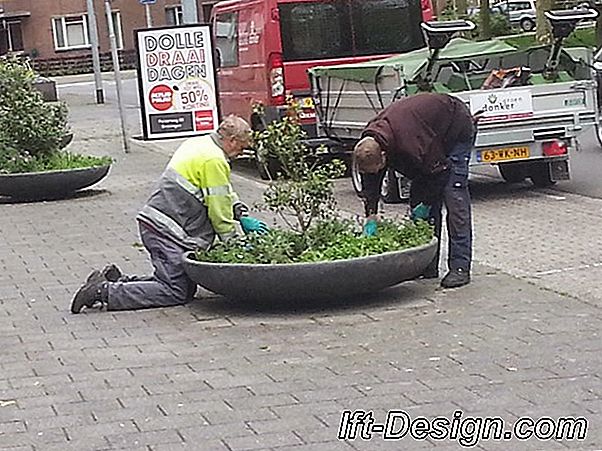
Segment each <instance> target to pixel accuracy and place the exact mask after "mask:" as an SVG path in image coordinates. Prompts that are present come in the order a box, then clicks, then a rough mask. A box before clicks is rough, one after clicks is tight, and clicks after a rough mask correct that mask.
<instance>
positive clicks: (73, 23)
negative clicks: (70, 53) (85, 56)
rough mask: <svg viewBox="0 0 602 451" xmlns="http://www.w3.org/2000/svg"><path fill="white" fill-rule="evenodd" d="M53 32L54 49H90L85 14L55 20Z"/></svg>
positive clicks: (53, 20)
mask: <svg viewBox="0 0 602 451" xmlns="http://www.w3.org/2000/svg"><path fill="white" fill-rule="evenodd" d="M52 31H53V34H54V48H55V49H57V50H72V49H81V48H88V47H90V39H89V38H88V20H87V16H86V15H85V14H82V15H79V16H66V17H55V18H53V19H52Z"/></svg>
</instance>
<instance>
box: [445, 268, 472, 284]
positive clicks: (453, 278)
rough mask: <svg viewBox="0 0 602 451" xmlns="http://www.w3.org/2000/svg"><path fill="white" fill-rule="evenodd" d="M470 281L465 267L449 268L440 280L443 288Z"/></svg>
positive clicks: (468, 272)
mask: <svg viewBox="0 0 602 451" xmlns="http://www.w3.org/2000/svg"><path fill="white" fill-rule="evenodd" d="M468 283H470V271H469V270H467V269H462V268H457V269H451V270H450V271H449V272H448V273H447V274H446V275H445V277H444V278H443V280H442V281H441V286H442V287H443V288H458V287H461V286H464V285H467V284H468Z"/></svg>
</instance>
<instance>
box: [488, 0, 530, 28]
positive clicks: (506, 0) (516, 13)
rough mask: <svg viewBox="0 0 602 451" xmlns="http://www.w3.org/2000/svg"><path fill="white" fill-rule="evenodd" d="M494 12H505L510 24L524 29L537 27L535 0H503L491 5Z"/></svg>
mask: <svg viewBox="0 0 602 451" xmlns="http://www.w3.org/2000/svg"><path fill="white" fill-rule="evenodd" d="M491 10H492V12H494V13H500V14H504V15H505V16H507V17H508V20H509V21H510V24H511V25H513V26H516V25H518V26H519V27H520V28H521V29H522V30H523V31H533V30H534V29H535V15H536V12H535V0H503V1H501V2H498V3H495V4H494V5H493V6H492V7H491Z"/></svg>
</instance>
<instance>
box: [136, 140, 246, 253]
mask: <svg viewBox="0 0 602 451" xmlns="http://www.w3.org/2000/svg"><path fill="white" fill-rule="evenodd" d="M240 204H241V203H240V201H239V200H238V196H237V195H236V193H235V192H234V191H233V190H232V186H231V185H230V165H229V164H228V160H227V158H226V155H225V154H224V151H223V150H222V148H221V146H220V142H219V138H218V137H217V135H215V134H213V135H206V136H201V137H198V138H190V139H188V140H186V141H185V142H184V143H182V145H181V146H180V147H179V148H178V150H176V152H175V153H174V154H173V156H172V158H171V160H170V161H169V163H168V165H167V168H166V169H165V171H164V172H163V174H162V175H161V177H160V179H159V182H158V186H157V187H156V188H155V190H154V191H153V193H152V194H151V196H150V198H149V200H148V201H147V203H146V205H145V206H144V207H143V208H142V210H141V211H140V213H139V214H138V217H137V219H138V220H139V221H142V222H147V223H150V224H151V225H152V226H153V227H154V228H156V229H157V230H158V231H159V232H161V233H164V234H166V235H168V236H170V237H172V238H173V239H175V240H176V242H178V243H179V244H181V245H182V246H183V247H185V248H188V249H194V248H197V247H200V248H203V249H207V248H208V247H209V246H211V244H212V243H213V241H214V239H215V234H216V233H217V235H219V237H220V239H222V240H226V239H228V238H230V237H232V236H234V235H236V228H235V224H236V222H235V217H234V211H233V210H234V209H236V210H240ZM236 219H237V218H236Z"/></svg>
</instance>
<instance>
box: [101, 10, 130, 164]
mask: <svg viewBox="0 0 602 451" xmlns="http://www.w3.org/2000/svg"><path fill="white" fill-rule="evenodd" d="M105 9H106V13H107V23H108V24H109V40H110V41H111V55H112V57H113V70H114V71H115V88H116V90H117V103H118V104H119V119H120V120H121V137H122V138H123V150H124V151H125V153H128V152H129V151H130V143H129V142H128V137H127V132H126V123H125V108H124V106H123V97H122V95H121V70H120V68H119V54H118V53H117V38H116V37H115V24H113V12H112V11H111V0H105Z"/></svg>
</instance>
